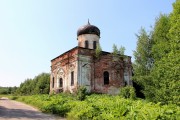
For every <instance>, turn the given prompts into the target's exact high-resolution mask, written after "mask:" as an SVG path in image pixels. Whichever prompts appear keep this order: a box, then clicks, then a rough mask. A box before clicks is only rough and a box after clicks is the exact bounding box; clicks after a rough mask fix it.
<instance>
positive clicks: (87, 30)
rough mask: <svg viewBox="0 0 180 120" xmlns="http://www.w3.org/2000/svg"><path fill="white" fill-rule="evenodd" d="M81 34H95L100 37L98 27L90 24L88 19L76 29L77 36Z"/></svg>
mask: <svg viewBox="0 0 180 120" xmlns="http://www.w3.org/2000/svg"><path fill="white" fill-rule="evenodd" d="M82 34H95V35H97V36H99V37H100V30H99V28H98V27H96V26H94V25H91V24H90V23H89V21H88V24H87V25H84V26H82V27H80V28H79V29H78V31H77V36H79V35H82Z"/></svg>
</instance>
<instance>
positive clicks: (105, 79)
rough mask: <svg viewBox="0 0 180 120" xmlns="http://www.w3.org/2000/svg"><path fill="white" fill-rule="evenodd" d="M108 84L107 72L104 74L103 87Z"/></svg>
mask: <svg viewBox="0 0 180 120" xmlns="http://www.w3.org/2000/svg"><path fill="white" fill-rule="evenodd" d="M108 84H109V73H108V72H107V71H105V72H104V85H108Z"/></svg>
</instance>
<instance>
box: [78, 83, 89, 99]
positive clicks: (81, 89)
mask: <svg viewBox="0 0 180 120" xmlns="http://www.w3.org/2000/svg"><path fill="white" fill-rule="evenodd" d="M86 91H87V89H86V87H84V86H80V87H79V88H78V91H77V99H78V100H81V101H82V100H84V99H85V98H86V95H87V92H86Z"/></svg>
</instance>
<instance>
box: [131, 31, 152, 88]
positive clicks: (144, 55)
mask: <svg viewBox="0 0 180 120" xmlns="http://www.w3.org/2000/svg"><path fill="white" fill-rule="evenodd" d="M136 37H137V47H136V51H133V53H134V57H135V61H134V64H133V69H134V73H135V74H134V80H135V81H136V82H137V83H139V84H141V85H144V82H146V81H145V79H144V78H145V77H147V76H148V75H149V73H150V70H151V68H152V65H153V59H152V54H151V48H152V39H151V34H150V35H149V34H148V33H147V32H146V31H145V29H144V28H141V30H140V32H139V34H138V35H136Z"/></svg>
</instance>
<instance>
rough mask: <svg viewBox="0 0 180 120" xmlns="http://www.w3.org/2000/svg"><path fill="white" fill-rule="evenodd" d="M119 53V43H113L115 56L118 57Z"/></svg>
mask: <svg viewBox="0 0 180 120" xmlns="http://www.w3.org/2000/svg"><path fill="white" fill-rule="evenodd" d="M118 53H119V51H118V48H117V45H115V44H113V52H112V54H113V56H115V57H116V56H117V55H118Z"/></svg>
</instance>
